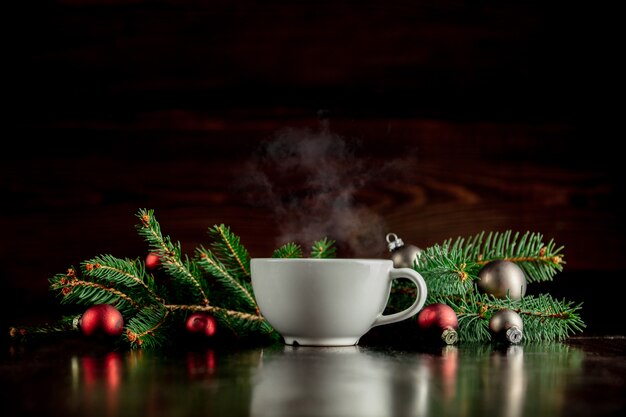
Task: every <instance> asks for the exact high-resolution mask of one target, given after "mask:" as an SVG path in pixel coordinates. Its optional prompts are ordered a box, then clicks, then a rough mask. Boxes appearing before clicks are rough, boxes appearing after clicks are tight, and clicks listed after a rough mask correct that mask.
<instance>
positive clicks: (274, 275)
mask: <svg viewBox="0 0 626 417" xmlns="http://www.w3.org/2000/svg"><path fill="white" fill-rule="evenodd" d="M250 268H251V279H252V287H253V290H254V295H255V298H256V300H257V303H258V305H259V309H260V310H261V314H262V315H263V316H264V317H265V318H266V320H267V321H268V322H269V324H270V325H271V326H272V327H273V328H274V329H275V330H276V331H277V332H278V333H280V334H281V336H282V337H283V339H284V342H285V344H287V345H294V344H297V345H303V346H350V345H356V344H357V343H358V342H359V339H360V338H361V336H363V335H364V334H365V333H367V332H368V331H369V330H370V329H371V328H372V327H375V326H380V325H383V324H390V323H395V322H398V321H401V320H405V319H407V318H409V317H412V316H413V315H415V314H417V312H419V311H420V309H421V308H422V307H423V306H424V302H425V301H426V294H427V291H426V283H425V282H424V279H423V278H422V276H421V275H420V274H419V273H417V272H416V271H414V270H413V269H410V268H394V267H393V262H392V261H391V260H388V259H348V258H333V259H316V258H295V259H292V258H254V259H252V260H251V263H250ZM399 278H406V279H409V280H411V281H412V282H414V283H415V285H416V287H417V291H416V299H415V301H414V302H413V304H412V305H411V306H410V307H409V308H407V309H405V310H403V311H400V312H398V313H394V314H388V315H383V311H384V310H385V307H386V305H387V302H388V300H389V295H390V293H391V283H392V281H393V280H394V279H399Z"/></svg>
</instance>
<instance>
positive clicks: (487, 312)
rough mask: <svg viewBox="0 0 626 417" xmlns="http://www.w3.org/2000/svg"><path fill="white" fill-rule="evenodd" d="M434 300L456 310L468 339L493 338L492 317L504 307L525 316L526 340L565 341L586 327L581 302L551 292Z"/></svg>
mask: <svg viewBox="0 0 626 417" xmlns="http://www.w3.org/2000/svg"><path fill="white" fill-rule="evenodd" d="M434 300H435V302H442V303H446V304H448V305H449V306H451V307H452V308H453V309H454V311H455V312H456V314H457V317H458V319H459V335H460V336H461V337H462V339H463V341H467V342H486V341H490V340H491V335H490V334H489V330H488V329H489V319H491V317H492V316H493V314H495V313H496V312H498V311H499V310H502V309H504V308H509V309H511V310H514V311H515V312H517V313H518V314H519V315H520V317H521V318H522V321H523V323H524V339H523V340H524V341H525V342H538V341H554V340H564V339H566V338H567V337H569V336H570V335H571V334H573V333H576V332H580V331H582V330H583V328H584V327H585V324H584V323H583V321H582V319H581V318H580V316H579V314H578V310H580V308H581V305H580V304H579V305H572V303H569V302H565V301H562V302H558V301H556V300H554V299H553V298H552V297H551V296H550V295H549V294H542V295H539V296H537V297H535V296H526V297H523V298H521V299H519V300H511V299H508V298H507V299H497V298H494V297H492V296H490V295H487V294H479V293H475V292H470V293H467V294H465V295H464V296H450V295H445V296H437V297H434Z"/></svg>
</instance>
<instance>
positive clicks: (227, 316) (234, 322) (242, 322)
mask: <svg viewBox="0 0 626 417" xmlns="http://www.w3.org/2000/svg"><path fill="white" fill-rule="evenodd" d="M165 308H167V309H168V310H170V311H180V310H184V311H203V312H206V313H211V314H212V315H214V316H215V317H216V318H217V319H218V320H219V321H220V322H222V323H223V324H224V325H225V326H226V327H228V328H230V329H231V330H233V331H234V332H235V333H239V334H240V335H242V334H246V333H250V332H252V331H260V332H261V333H268V334H269V333H273V332H274V329H273V328H272V327H271V326H270V325H269V323H268V322H267V321H266V320H265V319H264V318H263V317H262V316H260V315H256V314H250V313H244V312H241V311H237V310H231V309H227V308H222V307H216V306H212V305H211V306H200V305H165Z"/></svg>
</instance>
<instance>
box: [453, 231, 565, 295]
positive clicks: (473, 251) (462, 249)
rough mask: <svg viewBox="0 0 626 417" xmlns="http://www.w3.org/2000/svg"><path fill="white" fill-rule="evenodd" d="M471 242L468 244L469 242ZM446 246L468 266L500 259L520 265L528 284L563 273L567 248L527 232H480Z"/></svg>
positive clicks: (538, 234)
mask: <svg viewBox="0 0 626 417" xmlns="http://www.w3.org/2000/svg"><path fill="white" fill-rule="evenodd" d="M466 242H467V243H466ZM444 246H447V247H449V250H450V252H454V253H458V254H459V255H460V256H461V257H462V258H463V259H464V261H465V262H466V263H468V264H469V263H477V264H479V265H485V264H487V263H489V262H491V261H494V260H497V259H504V260H508V261H511V262H515V263H516V264H518V265H519V266H520V267H521V268H522V270H523V271H524V273H525V274H526V278H527V281H528V282H529V283H531V282H539V281H550V280H552V278H553V277H554V275H556V273H557V272H559V271H562V270H563V264H565V261H564V260H563V255H562V253H561V251H562V250H563V247H562V246H561V247H556V245H555V243H554V241H553V240H550V241H549V242H548V243H547V244H546V243H544V241H543V235H541V234H540V233H531V232H526V233H524V234H523V235H520V233H519V232H516V233H515V234H513V232H512V231H511V230H507V231H505V232H503V233H499V232H490V233H488V234H487V235H486V236H485V233H484V232H483V233H480V234H477V235H475V236H472V237H470V238H468V239H462V238H457V239H456V241H455V242H454V243H452V241H451V240H448V241H447V242H446V243H445V244H444Z"/></svg>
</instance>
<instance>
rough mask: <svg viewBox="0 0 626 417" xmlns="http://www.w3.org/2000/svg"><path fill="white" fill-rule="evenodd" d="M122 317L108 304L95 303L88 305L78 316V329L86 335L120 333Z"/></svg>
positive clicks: (113, 335) (115, 334)
mask: <svg viewBox="0 0 626 417" xmlns="http://www.w3.org/2000/svg"><path fill="white" fill-rule="evenodd" d="M123 329H124V318H123V317H122V313H120V312H119V310H118V309H117V308H115V307H113V306H112V305H110V304H95V305H93V306H91V307H89V308H88V309H87V310H85V312H84V313H83V315H82V316H81V318H80V330H81V332H82V333H83V334H84V335H85V336H88V337H93V336H110V337H116V336H119V335H121V334H122V331H123Z"/></svg>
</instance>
